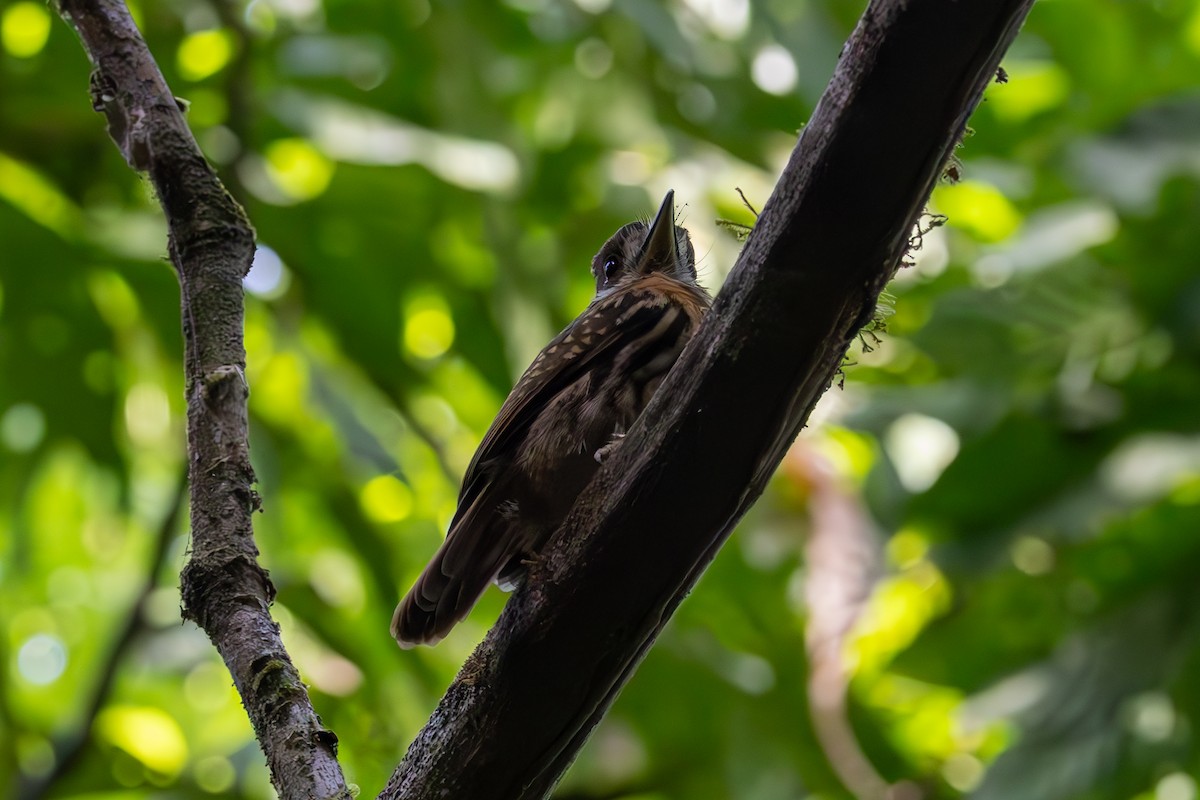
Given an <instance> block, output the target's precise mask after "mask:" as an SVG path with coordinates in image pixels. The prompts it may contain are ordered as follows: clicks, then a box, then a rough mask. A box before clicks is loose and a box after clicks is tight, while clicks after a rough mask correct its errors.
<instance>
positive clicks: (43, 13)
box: [0, 2, 51, 58]
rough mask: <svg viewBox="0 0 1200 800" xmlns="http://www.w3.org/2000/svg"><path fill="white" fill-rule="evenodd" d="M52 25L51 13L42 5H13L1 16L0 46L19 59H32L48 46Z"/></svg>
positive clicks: (25, 3)
mask: <svg viewBox="0 0 1200 800" xmlns="http://www.w3.org/2000/svg"><path fill="white" fill-rule="evenodd" d="M50 25H51V19H50V12H49V11H47V10H46V7H45V6H44V5H42V4H41V3H30V2H18V3H13V4H12V5H10V6H9V7H8V8H6V9H4V12H3V14H0V45H3V46H4V49H5V50H7V51H8V52H9V53H11V54H12V55H14V56H16V57H17V58H32V57H34V56H36V55H37V54H38V53H40V52H42V48H43V47H45V46H46V40H47V39H49V38H50Z"/></svg>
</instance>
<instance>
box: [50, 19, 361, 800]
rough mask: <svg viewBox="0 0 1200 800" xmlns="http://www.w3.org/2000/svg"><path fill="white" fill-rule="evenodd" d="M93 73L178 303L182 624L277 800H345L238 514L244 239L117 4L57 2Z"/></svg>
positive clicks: (245, 470) (246, 485)
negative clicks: (158, 236)
mask: <svg viewBox="0 0 1200 800" xmlns="http://www.w3.org/2000/svg"><path fill="white" fill-rule="evenodd" d="M58 11H59V14H60V15H61V16H62V17H63V19H64V20H66V21H67V23H68V24H70V25H71V26H72V27H73V28H74V29H75V30H76V32H77V33H78V34H79V37H80V39H81V41H82V43H83V47H84V49H85V50H86V51H87V54H88V57H89V58H90V59H91V61H92V64H93V65H94V67H95V70H94V71H93V73H92V81H91V95H92V104H93V107H94V108H95V109H96V110H97V111H101V112H103V113H104V115H105V116H106V117H107V119H108V132H109V135H110V136H111V137H112V139H113V141H114V142H115V143H116V145H117V147H118V148H119V149H120V151H121V154H122V155H123V156H124V157H125V160H126V161H127V162H129V165H130V166H131V167H133V168H134V169H135V170H138V171H144V172H147V173H149V175H150V178H151V180H152V181H153V183H154V188H155V191H156V193H157V194H158V199H159V202H160V203H161V204H162V207H163V211H164V213H165V214H166V217H167V223H168V229H169V240H168V251H169V253H170V256H171V261H172V263H173V264H174V265H175V269H176V271H177V272H178V275H179V283H180V287H181V295H182V318H183V333H184V339H185V356H186V365H185V368H186V373H187V374H186V387H187V389H186V391H187V407H188V411H187V414H188V478H189V486H190V502H191V505H190V513H191V527H192V556H191V559H190V560H189V562H188V564H187V566H186V567H185V568H184V571H183V575H182V578H181V582H182V593H183V605H184V616H185V617H186V618H188V619H192V620H194V621H195V622H196V623H197V624H198V625H199V626H200V627H201V628H203V629H204V631H205V632H206V633H207V634H208V635H209V638H211V639H212V641H213V644H214V645H216V648H217V650H218V651H219V652H220V654H221V657H222V658H223V659H224V660H225V664H226V665H227V666H228V667H229V671H230V673H231V674H232V675H233V680H234V683H235V685H236V686H237V689H238V691H239V692H240V694H241V697H242V702H243V704H244V705H245V707H246V711H247V713H248V714H249V716H250V721H251V722H252V723H253V725H254V730H255V733H256V735H257V737H258V741H259V743H260V744H261V745H262V748H263V751H264V753H266V756H267V763H268V765H269V766H270V769H271V777H272V781H273V782H274V784H275V787H276V789H277V791H278V792H279V795H280V797H283V798H332V797H340V798H349V797H350V793H349V791H348V790H347V788H346V784H345V780H344V778H343V777H342V772H341V768H340V767H339V766H338V763H337V759H336V749H337V738H336V737H335V736H334V735H333V733H332V732H331V731H328V730H325V729H324V728H323V727H322V726H321V722H320V719H319V718H318V717H317V715H316V713H315V712H314V710H313V708H312V704H311V703H310V701H309V698H308V693H307V691H306V690H305V688H304V684H303V683H301V681H300V676H299V674H298V673H297V671H296V668H295V666H293V664H292V662H291V659H290V658H289V657H288V654H287V652H286V650H284V647H283V642H282V640H281V639H280V636H279V627H278V625H276V624H275V622H274V621H273V620H272V619H271V616H270V613H269V611H268V607H269V605H270V603H271V600H272V598H273V596H274V591H275V590H274V588H273V587H272V585H271V581H270V579H269V578H268V576H267V572H266V570H264V569H263V568H262V567H261V566H259V564H258V559H257V556H258V549H257V548H256V547H255V544H254V532H253V529H252V525H251V515H252V514H253V513H254V511H255V510H257V509H258V506H259V499H258V495H257V493H255V491H254V489H253V484H254V472H253V470H252V469H251V467H250V459H249V449H248V426H247V410H246V398H247V397H248V395H249V389H248V387H247V385H246V378H245V361H246V354H245V348H244V346H243V342H242V317H243V301H242V278H244V277H245V275H246V273H247V272H248V271H249V269H250V264H251V261H252V259H253V256H254V230H253V229H252V228H251V227H250V223H249V222H248V221H247V219H246V215H245V213H244V212H243V211H242V209H241V207H240V206H239V205H238V204H237V203H236V202H235V201H234V200H233V198H232V197H230V195H229V194H228V192H226V191H225V188H224V187H223V186H222V185H221V182H220V181H219V180H218V178H217V176H216V174H215V173H214V172H213V170H212V168H211V167H210V166H209V165H208V163H207V161H205V159H204V156H203V155H202V154H201V152H200V149H199V147H197V145H196V142H195V139H194V138H193V137H192V134H191V131H190V130H189V129H188V127H187V123H186V122H185V121H184V119H183V115H182V113H181V112H180V109H179V105H178V103H177V101H176V100H175V98H174V97H173V96H172V95H171V92H170V90H169V89H168V88H167V85H166V82H165V81H164V80H163V77H162V74H161V73H160V72H159V70H158V66H157V65H156V64H155V62H154V59H153V57H152V56H151V55H150V52H149V50H148V49H147V47H146V43H145V42H144V41H143V40H142V37H141V34H140V33H139V32H138V30H137V27H136V26H135V25H134V23H133V20H132V19H131V18H130V16H129V12H128V10H127V9H126V8H125V6H124V4H123V3H121V2H120V1H119V0H59V2H58Z"/></svg>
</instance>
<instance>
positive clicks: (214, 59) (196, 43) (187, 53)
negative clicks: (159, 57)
mask: <svg viewBox="0 0 1200 800" xmlns="http://www.w3.org/2000/svg"><path fill="white" fill-rule="evenodd" d="M234 46H235V45H234V41H233V35H232V34H231V33H230V32H229V31H227V30H225V29H216V30H210V31H198V32H196V33H189V34H188V35H187V36H185V37H183V41H181V42H180V43H179V51H178V53H177V54H176V57H175V62H176V66H177V67H178V68H179V74H180V75H182V76H183V77H184V79H186V80H189V81H202V80H204V79H205V78H207V77H209V76H211V75H215V74H217V73H218V72H220V71H221V70H223V69H225V66H226V65H227V64H228V63H229V59H231V58H232V57H233V51H234Z"/></svg>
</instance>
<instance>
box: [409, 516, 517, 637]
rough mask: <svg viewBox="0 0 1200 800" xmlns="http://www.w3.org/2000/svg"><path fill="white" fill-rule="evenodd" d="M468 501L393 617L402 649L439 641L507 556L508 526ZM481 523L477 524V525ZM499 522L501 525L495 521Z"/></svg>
mask: <svg viewBox="0 0 1200 800" xmlns="http://www.w3.org/2000/svg"><path fill="white" fill-rule="evenodd" d="M480 505H481V504H480V503H479V502H478V501H477V502H476V503H474V504H472V507H471V508H470V509H468V511H467V513H466V514H464V515H463V516H462V518H461V519H459V520H456V522H455V524H454V525H452V526H451V528H450V533H449V535H448V536H447V537H446V541H445V542H443V543H442V546H441V548H440V549H439V550H438V551H437V553H436V554H435V555H434V557H433V559H432V560H431V561H430V562H429V565H428V566H426V567H425V571H424V572H422V573H421V576H420V577H419V578H417V582H416V583H415V584H414V585H413V587H412V589H410V590H409V591H408V594H406V595H405V596H404V599H402V600H401V601H400V604H399V605H397V606H396V611H395V613H394V614H393V615H392V636H393V637H394V638H395V639H396V642H397V643H398V644H399V645H400V646H401V647H402V648H404V649H406V650H407V649H409V648H411V647H414V646H416V645H418V644H428V645H433V644H437V643H438V642H440V641H441V640H442V639H443V638H444V637H445V636H446V634H447V633H449V632H450V629H451V628H453V627H454V626H455V625H457V624H458V623H459V622H461V621H462V620H463V619H464V618H465V617H466V616H467V614H468V613H470V611H471V608H472V607H473V606H474V605H475V602H476V601H477V600H478V599H479V596H480V595H482V594H483V592H484V590H485V589H487V585H488V584H489V583H491V582H492V580H493V579H494V578H495V577H496V574H497V573H498V572H499V571H500V568H501V567H502V566H504V564H505V562H506V561H507V560H508V558H509V549H510V545H511V543H510V542H509V541H508V538H509V533H508V526H507V525H506V524H505V522H504V521H503V520H500V519H498V518H497V515H496V514H495V513H481V512H482V510H483V509H481V508H480ZM480 523H481V524H480ZM496 523H499V524H496Z"/></svg>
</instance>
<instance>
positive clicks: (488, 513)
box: [392, 192, 711, 648]
mask: <svg viewBox="0 0 1200 800" xmlns="http://www.w3.org/2000/svg"><path fill="white" fill-rule="evenodd" d="M673 198H674V193H673V192H668V193H667V196H666V198H665V199H664V200H663V203H662V207H661V208H659V211H658V214H657V215H656V216H655V218H654V221H653V223H651V224H649V225H647V224H646V223H644V222H631V223H629V224H628V225H625V226H624V227H622V228H621V229H620V230H618V231H617V232H616V233H614V234H613V235H612V237H611V238H609V240H608V241H607V242H605V244H604V246H603V247H602V248H600V252H599V253H597V254H596V256H595V258H593V259H592V273H593V274H594V275H595V276H596V297H595V298H594V299H593V300H592V302H591V304H590V305H589V306H588V307H587V308H586V309H584V311H583V313H581V314H580V315H579V316H578V317H577V318H576V319H575V321H574V322H572V323H571V324H570V325H568V326H567V328H566V329H565V330H564V331H563V332H562V333H560V334H559V335H558V336H556V337H555V338H554V340H553V341H552V342H550V344H548V345H546V347H545V349H543V350H542V352H541V353H539V354H538V356H537V358H535V359H534V360H533V363H532V364H530V366H529V369H527V370H525V374H524V375H522V376H521V379H520V380H519V381H518V382H517V385H516V386H515V387H513V390H512V393H511V394H509V396H508V399H507V400H505V401H504V405H503V406H502V407H501V408H500V412H499V413H498V414H497V415H496V419H495V420H494V421H493V422H492V425H491V427H490V428H489V429H488V432H487V434H486V435H485V436H484V437H483V442H482V443H480V445H479V449H478V450H477V451H476V453H475V457H474V458H473V459H472V460H471V464H470V466H469V467H467V473H466V475H465V477H464V478H463V484H462V491H461V492H460V493H459V497H458V511H457V512H456V513H455V515H454V519H453V520H452V521H451V523H450V532H449V534H448V535H447V536H446V541H445V542H444V543H443V544H442V546H441V548H440V549H439V550H438V551H437V553H436V554H434V556H433V559H432V560H431V561H430V562H429V565H428V566H427V567H426V568H425V571H424V572H422V573H421V576H420V577H419V578H418V579H417V582H416V584H415V585H414V586H413V588H412V589H411V590H410V591H409V592H408V594H407V595H406V596H405V597H404V599H403V600H401V601H400V604H399V605H398V606H397V607H396V613H395V615H394V616H393V617H392V635H393V636H394V637H396V641H397V642H399V644H400V646H401V647H405V648H407V647H412V646H413V645H416V644H436V643H437V642H438V641H440V640H441V639H442V637H444V636H445V635H446V633H447V632H448V631H449V630H450V629H451V628H452V627H453V626H454V625H455V624H456V623H458V622H459V621H460V620H462V619H463V618H464V617H465V616H466V615H467V613H468V612H469V611H470V610H471V607H472V606H473V605H474V604H475V601H476V600H477V599H478V598H479V595H480V594H482V593H483V590H484V589H486V588H487V585H488V583H489V582H491V581H493V580H495V581H496V582H497V583H498V584H500V586H501V588H506V589H507V588H512V587H513V586H515V585H517V584H518V583H519V582H520V581H521V579H522V578H523V577H524V575H525V566H526V563H527V562H528V561H529V560H530V559H531V558H533V557H535V556H536V555H537V553H538V551H539V550H540V549H541V547H542V546H543V545H544V544H545V542H546V539H547V538H549V536H550V534H551V533H553V531H554V529H555V528H556V527H557V526H558V525H559V523H561V522H562V520H563V518H564V517H565V516H566V515H567V512H568V511H570V510H571V506H572V505H573V504H574V503H575V498H576V497H577V496H578V495H579V493H580V491H582V490H583V487H584V486H586V485H587V482H588V481H589V480H590V479H591V477H592V475H593V474H594V473H595V471H596V469H597V468H598V466H599V462H600V461H601V460H602V458H603V457H604V455H605V454H606V453H607V452H608V451H609V449H610V448H612V447H614V446H616V444H617V443H618V442H619V440H620V437H621V436H622V435H623V434H624V432H625V431H626V430H627V429H628V428H629V426H630V425H631V424H633V421H634V420H635V419H637V417H638V415H639V414H641V413H642V409H644V408H645V407H646V404H647V403H648V402H649V400H650V397H651V396H652V395H653V394H654V391H655V389H657V388H658V385H659V383H661V382H662V379H663V377H664V376H665V375H666V373H667V371H668V370H669V369H670V368H671V365H672V364H674V363H675V360H676V359H677V358H678V357H679V353H680V352H681V351H682V350H683V346H684V345H685V344H687V342H688V340H689V339H690V338H691V336H692V334H693V333H694V332H695V330H696V328H697V326H698V325H699V324H700V320H701V319H702V318H703V317H704V313H705V312H706V311H707V310H708V307H709V304H710V302H711V300H710V298H709V296H708V294H707V292H705V291H704V289H702V288H701V287H700V286H698V285H697V284H696V265H695V252H694V251H693V249H692V244H691V240H690V238H689V237H688V233H687V231H686V230H684V229H683V228H680V227H678V226H676V225H675V224H674V217H675V211H674V204H673Z"/></svg>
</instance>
